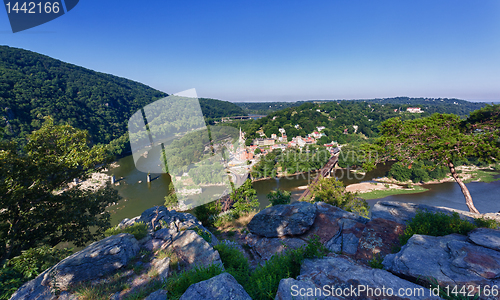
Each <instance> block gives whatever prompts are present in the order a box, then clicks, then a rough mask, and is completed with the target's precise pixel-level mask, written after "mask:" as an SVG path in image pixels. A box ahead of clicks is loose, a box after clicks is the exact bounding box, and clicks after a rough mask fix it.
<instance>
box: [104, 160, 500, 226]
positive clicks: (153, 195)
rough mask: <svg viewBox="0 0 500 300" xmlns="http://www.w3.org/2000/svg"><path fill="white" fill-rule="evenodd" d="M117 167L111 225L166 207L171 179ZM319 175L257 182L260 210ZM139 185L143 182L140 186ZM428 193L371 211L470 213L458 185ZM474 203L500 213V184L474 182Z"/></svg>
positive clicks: (125, 163)
mask: <svg viewBox="0 0 500 300" xmlns="http://www.w3.org/2000/svg"><path fill="white" fill-rule="evenodd" d="M118 165H119V166H118V167H116V168H112V169H110V170H109V171H108V174H109V175H114V176H115V178H116V180H117V182H118V183H119V185H118V186H116V189H117V190H118V192H119V194H120V195H121V196H122V197H123V199H122V200H121V201H120V202H119V203H118V204H117V205H114V206H111V207H110V212H111V224H112V225H116V224H118V223H119V222H120V221H121V220H122V219H124V218H133V217H135V216H138V215H140V214H141V213H142V212H143V211H144V210H146V209H148V208H150V207H152V206H155V205H163V204H164V201H165V200H164V197H165V196H166V195H167V192H168V185H169V183H170V176H169V175H167V174H151V175H152V178H153V180H152V182H151V183H147V182H146V175H147V174H146V173H143V172H140V171H138V170H137V169H136V168H135V165H134V161H133V158H132V156H127V157H124V158H122V159H120V160H118ZM389 168H390V165H389V164H387V165H380V166H378V167H377V169H375V170H373V171H371V172H368V173H367V174H366V175H360V174H358V175H355V174H353V173H350V172H347V171H346V170H344V169H337V170H336V171H335V176H336V177H337V178H339V179H340V180H341V181H342V182H343V183H344V185H349V184H353V183H359V182H364V181H371V180H373V179H374V178H379V177H383V176H385V174H386V172H387V171H388V170H389ZM315 176H316V174H314V173H310V174H308V173H305V174H298V175H295V176H290V177H282V178H279V179H278V178H272V179H266V180H260V181H255V182H254V183H253V187H254V188H255V189H256V191H257V198H258V199H259V202H260V209H263V208H264V207H266V206H267V205H268V204H269V201H268V200H267V197H266V195H267V194H268V193H269V192H270V191H272V190H274V189H276V188H280V189H283V190H287V191H291V192H292V198H293V199H294V200H296V199H298V198H299V197H300V195H301V193H302V192H303V189H300V187H304V186H307V185H308V183H309V182H310V181H312V180H313V179H314V177H315ZM139 181H141V182H140V183H139ZM424 187H425V188H427V189H429V191H427V192H423V193H418V194H405V195H393V196H388V197H385V198H383V199H375V200H368V201H367V202H368V204H370V206H371V207H373V205H374V204H375V203H376V202H377V201H380V200H384V201H400V202H413V203H420V204H427V205H434V206H446V207H451V208H456V209H461V210H468V209H467V206H466V205H465V200H464V196H463V194H462V192H461V190H460V187H459V186H458V184H456V183H455V182H449V183H441V184H432V185H424ZM467 187H468V188H469V191H470V193H471V195H472V198H473V200H474V204H475V205H476V208H477V209H478V210H479V211H480V212H482V213H486V212H498V211H500V197H499V195H500V181H495V182H491V183H484V182H471V183H468V184H467Z"/></svg>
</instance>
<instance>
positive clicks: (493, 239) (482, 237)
mask: <svg viewBox="0 0 500 300" xmlns="http://www.w3.org/2000/svg"><path fill="white" fill-rule="evenodd" d="M469 240H470V241H471V242H473V243H474V244H476V245H479V246H483V247H486V248H490V249H493V250H496V251H500V230H496V229H488V228H477V229H474V230H472V231H471V232H469Z"/></svg>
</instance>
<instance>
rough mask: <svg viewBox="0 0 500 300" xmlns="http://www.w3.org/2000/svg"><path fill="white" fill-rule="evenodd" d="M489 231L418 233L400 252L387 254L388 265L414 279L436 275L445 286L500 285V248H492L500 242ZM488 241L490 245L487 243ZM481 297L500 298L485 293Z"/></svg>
mask: <svg viewBox="0 0 500 300" xmlns="http://www.w3.org/2000/svg"><path fill="white" fill-rule="evenodd" d="M485 231H491V230H484V229H482V230H476V231H473V232H471V234H470V235H469V237H467V236H463V235H459V234H451V235H447V236H442V237H433V236H426V235H414V236H413V237H411V238H410V239H409V240H408V243H407V244H406V245H404V246H403V248H402V249H401V251H400V252H398V253H396V254H391V255H387V256H386V257H385V259H384V261H383V265H384V268H385V269H387V270H389V271H391V272H392V273H394V274H396V275H398V276H404V277H406V278H410V279H411V280H414V281H417V280H420V281H424V282H425V281H429V279H430V278H433V279H435V280H437V282H438V283H439V284H440V285H442V286H449V287H450V288H453V287H454V286H458V287H459V289H460V288H462V287H464V286H465V289H467V291H469V287H470V288H471V289H472V287H478V286H481V287H485V286H487V285H488V286H490V287H492V286H494V285H496V286H497V287H499V286H500V252H499V251H496V250H493V249H492V248H498V247H500V243H498V241H496V242H495V241H493V240H490V239H487V238H486V237H485V235H484V234H485ZM494 231H495V233H493V235H494V236H498V234H499V232H497V231H496V230H494ZM471 237H472V238H471ZM474 240H476V241H478V242H479V243H480V245H478V244H475V243H474ZM484 244H486V245H488V246H489V247H488V248H487V247H483V245H484ZM475 292H479V291H478V290H477V289H475ZM490 296H491V295H490ZM480 298H481V299H497V297H493V298H491V297H487V296H485V295H484V294H482V295H481V297H480Z"/></svg>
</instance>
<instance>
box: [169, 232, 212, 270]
mask: <svg viewBox="0 0 500 300" xmlns="http://www.w3.org/2000/svg"><path fill="white" fill-rule="evenodd" d="M167 250H171V251H173V252H174V253H175V254H176V255H177V257H178V258H179V260H180V261H181V263H182V264H184V265H185V266H186V268H187V269H191V268H193V267H195V266H197V265H202V266H209V265H210V264H218V265H220V266H222V261H221V259H220V256H219V252H217V250H214V248H213V247H212V246H211V245H210V244H209V243H208V242H207V241H205V240H204V239H203V238H202V237H201V236H199V235H198V234H197V233H196V232H194V231H193V230H185V231H181V232H179V233H177V234H176V235H174V236H173V237H172V243H171V244H170V246H168V248H167Z"/></svg>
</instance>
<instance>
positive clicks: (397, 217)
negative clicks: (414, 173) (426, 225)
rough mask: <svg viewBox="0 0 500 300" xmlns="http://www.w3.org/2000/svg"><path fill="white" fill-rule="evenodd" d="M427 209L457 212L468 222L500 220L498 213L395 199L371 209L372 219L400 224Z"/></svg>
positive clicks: (380, 203)
mask: <svg viewBox="0 0 500 300" xmlns="http://www.w3.org/2000/svg"><path fill="white" fill-rule="evenodd" d="M419 210H420V211H428V212H431V213H438V212H440V213H445V214H448V215H451V214H453V213H454V212H456V213H458V214H459V215H460V217H461V218H462V219H465V220H467V221H469V222H471V221H473V220H474V218H480V217H484V218H487V219H493V220H496V221H499V222H500V214H499V213H487V214H480V215H478V214H474V213H470V212H467V211H463V210H458V209H453V208H448V207H439V206H429V205H425V204H415V203H404V202H396V201H379V202H377V203H376V204H375V205H374V206H373V209H372V219H377V218H382V219H386V220H391V221H394V222H397V223H400V224H406V223H407V222H408V221H409V220H411V219H412V218H413V217H414V216H415V214H416V213H417V211H419Z"/></svg>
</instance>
